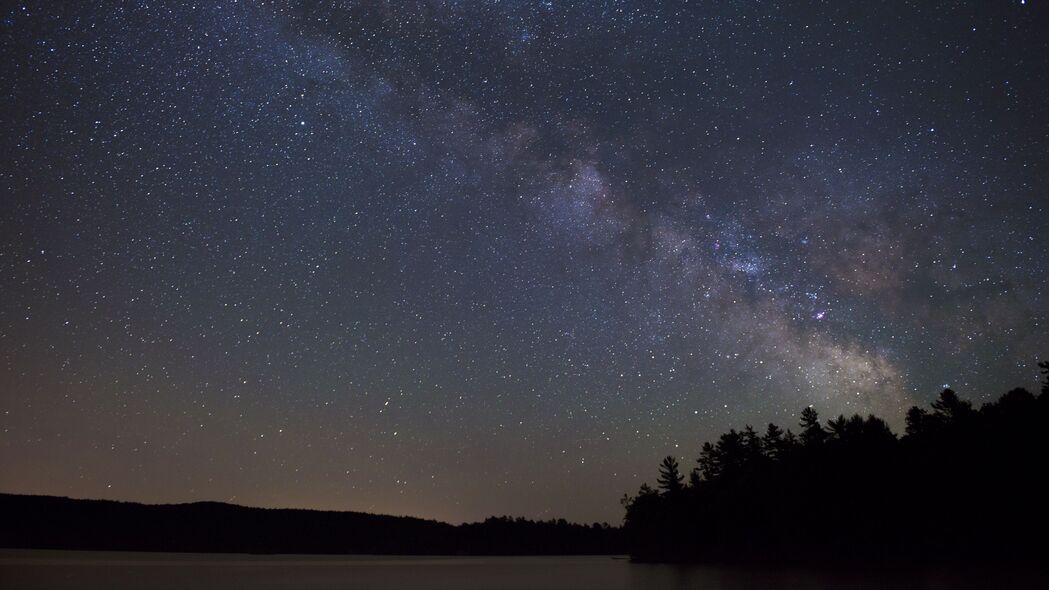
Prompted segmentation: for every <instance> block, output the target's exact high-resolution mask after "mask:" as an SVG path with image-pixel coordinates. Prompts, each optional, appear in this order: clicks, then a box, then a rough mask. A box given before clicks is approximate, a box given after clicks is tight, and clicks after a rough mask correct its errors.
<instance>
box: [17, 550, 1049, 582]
mask: <svg viewBox="0 0 1049 590" xmlns="http://www.w3.org/2000/svg"><path fill="white" fill-rule="evenodd" d="M1047 587H1049V576H1046V575H1045V574H1044V573H1032V572H1023V573H1021V572H1016V571H1009V570H997V571H964V572H959V571H951V570H949V569H938V570H929V571H921V572H915V571H910V572H906V573H902V572H893V571H889V570H881V571H878V570H870V571H838V570H836V571H812V570H804V569H754V568H742V567H712V566H673V565H648V564H633V563H630V562H629V561H626V560H623V559H613V558H610V557H387V556H381V557H379V556H303V555H279V556H256V555H210V554H209V555H204V554H176V553H109V552H96V551H26V550H0V588H3V589H5V590H15V589H22V588H26V589H35V588H62V589H65V588H76V589H78V590H90V589H94V588H99V589H102V588H104V589H107V590H115V589H122V588H129V589H130V588H135V589H141V588H145V589H147V590H164V589H168V588H194V589H202V590H211V589H229V588H296V589H305V590H308V589H314V588H326V589H327V588H347V589H353V590H363V589H369V588H375V589H390V590H401V589H405V590H406V589H416V588H433V589H449V590H450V589H455V590H470V589H474V588H477V589H481V588H484V589H489V588H500V589H509V590H512V589H525V588H528V589H531V588H539V589H543V590H559V589H565V590H589V589H591V588H593V589H602V590H616V589H620V588H630V589H639V590H660V589H663V588H667V589H680V590H751V589H766V588H771V589H783V590H788V589H789V590H830V589H834V590H842V589H871V590H873V589H878V590H881V589H884V588H915V589H918V588H922V589H925V588H927V589H930V590H932V589H936V590H939V589H948V588H951V589H953V588H963V589H967V588H973V589H975V588H1009V589H1012V588H1047Z"/></svg>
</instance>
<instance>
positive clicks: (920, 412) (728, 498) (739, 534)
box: [623, 362, 1049, 563]
mask: <svg viewBox="0 0 1049 590" xmlns="http://www.w3.org/2000/svg"><path fill="white" fill-rule="evenodd" d="M1039 367H1040V368H1041V369H1042V372H1043V373H1044V374H1046V382H1045V384H1044V385H1043V386H1042V389H1041V393H1040V395H1037V396H1036V395H1035V394H1033V393H1031V392H1030V391H1027V390H1026V389H1013V390H1011V391H1009V392H1008V393H1006V394H1004V395H1003V396H1001V398H999V399H998V400H997V401H995V402H992V403H987V404H984V405H983V406H982V407H980V408H975V407H973V405H972V404H971V403H970V402H968V401H964V400H962V399H960V398H959V397H958V396H957V394H955V392H954V391H952V390H950V389H945V390H944V391H943V392H942V393H940V395H939V397H938V399H937V400H936V401H934V402H933V403H932V406H931V408H928V409H925V408H919V407H913V408H911V409H910V410H909V411H908V412H907V416H906V432H905V434H904V435H903V436H897V435H896V434H894V433H893V432H892V430H890V429H889V426H888V425H887V424H886V423H885V422H884V421H883V420H881V419H879V418H877V417H874V416H866V417H863V416H859V415H854V416H852V417H845V416H838V417H837V418H834V419H831V420H829V421H827V422H825V423H822V422H821V421H820V418H819V415H818V414H817V412H816V410H814V409H813V408H805V409H804V411H803V412H802V413H801V415H800V422H799V424H798V429H799V430H798V432H797V433H795V432H793V431H792V430H789V429H788V430H784V429H782V428H780V427H779V426H776V425H775V424H769V425H768V426H767V427H766V428H765V429H764V430H763V431H762V432H758V431H756V430H755V429H754V428H752V427H750V426H746V427H745V428H744V429H743V430H742V431H737V430H730V431H729V432H728V433H725V434H723V435H721V437H720V438H719V439H718V440H717V442H715V443H709V442H708V443H706V444H704V445H703V446H702V449H701V451H700V454H699V458H698V460H697V461H696V464H695V466H694V467H693V468H692V469H690V470H688V473H687V476H686V474H685V473H683V470H682V469H681V467H680V466H679V465H678V462H677V460H676V459H675V458H673V457H667V458H666V459H664V460H663V462H662V464H661V465H660V466H659V479H658V485H657V487H656V488H652V487H649V486H648V485H647V484H645V485H642V486H641V490H640V492H639V493H638V494H637V496H634V497H630V496H624V498H623V503H624V506H625V507H626V517H625V520H624V530H625V533H626V535H627V542H628V544H629V547H630V553H631V555H632V557H633V558H634V559H636V560H642V561H709V562H724V561H760V562H798V561H813V560H830V561H883V560H892V561H903V562H930V561H968V562H973V561H976V562H980V561H1024V562H1039V561H1040V562H1042V563H1044V560H1045V559H1047V558H1049V553H1047V551H1046V550H1047V549H1049V484H1047V482H1049V475H1047V469H1049V363H1045V362H1043V363H1040V364H1039Z"/></svg>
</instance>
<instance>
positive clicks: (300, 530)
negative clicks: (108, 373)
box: [0, 494, 624, 555]
mask: <svg viewBox="0 0 1049 590" xmlns="http://www.w3.org/2000/svg"><path fill="white" fill-rule="evenodd" d="M0 523H3V524H2V526H0V547H5V548H21V549H82V550H104V551H171V552H194V553H196V552H200V553H207V552H215V553H270V554H272V553H302V554H373V555H572V554H578V555H584V554H590V555H600V554H614V553H623V552H624V547H623V544H622V537H621V531H620V529H618V528H614V527H609V526H608V525H607V524H596V523H595V524H594V525H591V526H587V525H580V524H572V523H568V522H565V521H564V520H557V521H531V520H526V519H523V518H518V519H513V518H509V517H493V518H489V519H487V520H485V521H484V522H480V523H469V524H463V525H458V526H455V525H451V524H448V523H444V522H438V521H435V520H423V519H419V518H411V517H398V516H385V515H378V514H367V513H362V512H331V511H320V510H295V509H270V508H251V507H246V506H237V505H233V504H224V503H220V502H196V503H190V504H161V505H149V504H138V503H133V502H114V501H108V500H78V499H70V498H61V497H54V496H27V495H14V494H0Z"/></svg>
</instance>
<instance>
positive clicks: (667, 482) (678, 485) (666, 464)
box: [657, 455, 685, 494]
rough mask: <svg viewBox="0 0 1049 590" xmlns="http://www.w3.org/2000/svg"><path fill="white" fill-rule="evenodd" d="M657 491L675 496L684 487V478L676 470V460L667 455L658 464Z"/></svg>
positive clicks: (677, 469) (678, 470)
mask: <svg viewBox="0 0 1049 590" xmlns="http://www.w3.org/2000/svg"><path fill="white" fill-rule="evenodd" d="M657 481H658V483H659V489H661V490H663V492H664V493H667V494H677V493H678V492H680V491H681V490H682V489H684V487H685V484H684V482H685V478H684V477H683V476H682V475H681V471H680V469H679V468H678V464H677V459H675V458H674V457H672V456H670V455H667V456H666V457H664V458H663V462H662V463H660V464H659V479H658V480H657Z"/></svg>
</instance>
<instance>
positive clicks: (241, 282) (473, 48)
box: [0, 0, 1049, 522]
mask: <svg viewBox="0 0 1049 590" xmlns="http://www.w3.org/2000/svg"><path fill="white" fill-rule="evenodd" d="M2 16H3V24H2V29H0V34H2V39H3V41H2V56H0V57H2V62H0V63H2V65H0V82H2V85H0V96H2V109H0V129H2V134H0V147H2V154H3V160H2V162H0V188H2V209H0V387H2V391H0V411H2V414H0V427H2V430H0V464H2V465H3V466H4V467H3V469H0V489H2V490H3V491H8V492H20V493H47V494H60V495H71V496H79V497H104V498H115V499H130V500H140V501H149V502H161V501H165V502H168V501H189V500H199V499H213V500H224V501H234V502H238V503H245V504H252V505H262V506H299V507H317V508H334V509H349V510H368V511H375V512H387V513H395V514H413V515H418V516H424V517H432V518H441V519H448V520H452V521H461V520H473V519H478V518H482V517H484V516H486V515H489V514H504V513H505V514H515V515H523V516H528V517H540V518H550V517H562V516H563V517H567V518H571V519H576V520H585V521H591V520H606V521H609V522H618V521H619V519H620V518H621V512H620V507H619V505H618V499H619V497H620V496H621V495H622V494H623V493H624V492H632V491H634V490H636V488H637V486H638V484H639V483H640V482H641V481H644V480H651V479H652V477H653V471H654V468H655V465H656V463H657V461H658V458H660V457H662V456H664V455H666V454H674V455H677V456H679V457H681V459H682V461H684V462H687V463H689V464H690V463H691V462H692V461H693V460H694V458H695V455H696V453H697V451H698V448H699V446H700V444H701V443H702V442H703V441H705V440H708V439H710V438H712V437H715V436H716V435H717V434H718V433H720V432H722V431H724V430H726V429H728V428H730V427H741V426H742V425H744V424H755V425H758V426H761V425H763V424H765V423H767V422H769V421H775V422H777V423H779V424H781V425H783V426H794V425H795V424H796V422H797V414H798V413H799V411H800V410H801V409H802V408H804V407H805V406H807V405H813V406H815V407H816V408H817V409H818V410H819V411H820V412H821V413H822V415H824V416H825V417H828V416H836V415H837V414H840V413H846V414H850V413H853V412H860V413H868V412H875V413H877V414H878V415H881V416H884V417H885V418H886V419H888V420H889V421H890V423H892V424H893V425H894V426H896V427H899V425H900V423H901V419H902V415H903V412H904V411H905V410H906V408H907V407H908V406H909V405H910V404H913V403H925V402H927V401H928V400H930V399H932V398H933V397H934V396H935V395H936V394H937V392H938V390H939V389H940V388H942V387H943V386H945V385H950V386H951V387H953V388H955V389H956V390H958V391H959V392H960V393H961V394H962V395H963V396H965V397H968V398H970V399H973V400H975V401H977V402H980V401H985V400H989V399H991V398H993V397H996V396H997V395H999V394H1000V393H1002V392H1004V391H1005V390H1006V389H1008V388H1009V387H1012V386H1016V385H1027V386H1030V387H1033V386H1034V384H1035V382H1036V380H1037V370H1036V367H1035V361H1036V360H1037V359H1040V358H1049V341H1047V339H1046V338H1045V332H1046V325H1047V321H1049V293H1047V291H1046V287H1045V281H1046V276H1047V270H1049V262H1047V257H1046V252H1047V251H1049V232H1047V229H1049V217H1047V214H1049V195H1047V189H1046V183H1047V180H1049V141H1047V139H1046V138H1047V137H1049V116H1047V115H1046V114H1045V109H1046V105H1047V104H1049V57H1047V56H1049V36H1046V35H1045V33H1044V31H1045V30H1046V25H1049V19H1047V18H1046V16H1047V11H1046V8H1045V7H1044V5H1043V3H1041V2H1026V3H1024V2H1020V1H1006V0H1001V1H996V2H934V1H926V0H921V1H917V0H915V1H910V2H907V1H902V0H901V1H900V2H888V3H873V4H872V3H866V2H863V3H860V2H856V3H850V2H833V3H824V2H814V1H810V2H802V1H798V2H791V1H781V2H733V1H717V2H715V1H699V2H666V3H660V4H659V5H656V3H652V2H630V1H621V2H581V3H571V4H569V3H561V2H513V1H506V2H471V1H463V2H447V3H445V2H436V1H433V2H391V3H384V2H371V1H366V0H361V1H359V2H345V3H338V2H321V1H303V2H287V3H280V2H245V1H240V2H232V1H229V2H215V1H210V0H204V1H202V2H199V3H197V4H195V5H191V4H190V3H184V2H171V3H164V2H108V1H100V2H90V3H88V2H84V3H75V2H61V3H55V2H25V3H22V4H20V5H18V4H15V5H8V6H7V7H6V8H5V9H4V13H3V15H2Z"/></svg>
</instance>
